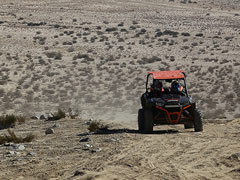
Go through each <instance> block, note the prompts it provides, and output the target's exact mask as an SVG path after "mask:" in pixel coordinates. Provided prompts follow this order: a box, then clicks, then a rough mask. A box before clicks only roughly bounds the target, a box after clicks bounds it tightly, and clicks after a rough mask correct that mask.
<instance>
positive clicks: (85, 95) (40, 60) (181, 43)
mask: <svg viewBox="0 0 240 180" xmlns="http://www.w3.org/2000/svg"><path fill="white" fill-rule="evenodd" d="M0 5H1V9H0V40H1V41H0V63H1V64H0V65H1V66H0V108H1V113H11V112H15V113H21V112H23V113H28V114H29V115H32V114H33V112H37V111H39V112H41V111H42V112H46V111H55V110H56V109H57V108H58V107H61V108H65V109H68V108H69V107H71V108H72V109H74V110H79V111H83V112H86V113H87V114H92V115H93V116H94V117H101V118H104V119H116V120H119V118H118V116H116V114H117V113H116V112H118V113H124V114H126V113H127V114H129V115H130V116H133V115H135V114H136V112H137V110H138V108H139V104H140V103H139V97H140V96H141V94H142V93H143V92H144V82H145V77H146V74H147V72H148V71H152V70H175V69H183V70H185V71H186V73H187V74H188V84H189V92H190V93H191V94H192V96H193V97H194V98H195V99H196V100H197V101H198V105H199V107H200V109H201V111H202V112H203V115H204V117H205V118H208V119H209V118H210V119H215V118H218V119H225V118H227V119H233V118H238V117H240V114H239V108H240V105H239V104H238V103H235V102H239V100H240V94H239V92H240V91H239V89H240V86H239V83H238V77H239V76H240V75H239V68H240V62H239V52H240V51H239V50H240V45H239V42H240V39H239V33H240V32H239V27H240V24H239V22H240V21H239V18H240V16H239V9H240V7H239V6H240V5H239V1H237V0H235V1H232V0H231V1H230V0H228V1H225V0H211V1H206V0H199V1H185V0H175V1H169V0H136V1H129V0H121V1H115V0H91V1H86V0H81V1H79V0H51V1H50V0H42V1H41V2H39V1H37V0H30V1H29V0H21V1H19V0H15V1H14V0H9V1H6V0H0ZM103 112H107V113H103ZM106 114H107V115H106ZM123 120H124V118H123Z"/></svg>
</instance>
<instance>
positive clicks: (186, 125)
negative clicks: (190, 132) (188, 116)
mask: <svg viewBox="0 0 240 180" xmlns="http://www.w3.org/2000/svg"><path fill="white" fill-rule="evenodd" d="M193 127H194V125H193V124H192V123H186V124H184V129H191V128H193Z"/></svg>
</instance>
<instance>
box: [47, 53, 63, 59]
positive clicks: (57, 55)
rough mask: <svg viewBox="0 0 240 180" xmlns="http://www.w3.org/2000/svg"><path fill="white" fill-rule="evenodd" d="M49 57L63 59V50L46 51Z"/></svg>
mask: <svg viewBox="0 0 240 180" xmlns="http://www.w3.org/2000/svg"><path fill="white" fill-rule="evenodd" d="M45 54H46V56H47V57H48V58H54V59H62V54H61V52H54V51H51V52H46V53H45Z"/></svg>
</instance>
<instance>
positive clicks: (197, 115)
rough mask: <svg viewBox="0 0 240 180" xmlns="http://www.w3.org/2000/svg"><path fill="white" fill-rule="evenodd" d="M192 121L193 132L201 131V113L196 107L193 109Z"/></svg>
mask: <svg viewBox="0 0 240 180" xmlns="http://www.w3.org/2000/svg"><path fill="white" fill-rule="evenodd" d="M193 123H194V130H195V132H199V131H203V122H202V115H201V112H200V111H199V110H198V109H193Z"/></svg>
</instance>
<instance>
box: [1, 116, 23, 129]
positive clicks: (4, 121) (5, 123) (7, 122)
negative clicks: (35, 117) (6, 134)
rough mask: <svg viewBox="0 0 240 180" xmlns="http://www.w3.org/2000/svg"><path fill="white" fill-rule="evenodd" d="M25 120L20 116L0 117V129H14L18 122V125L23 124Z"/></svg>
mask: <svg viewBox="0 0 240 180" xmlns="http://www.w3.org/2000/svg"><path fill="white" fill-rule="evenodd" d="M25 120H26V118H25V117H24V116H22V115H13V114H11V115H5V116H4V115H3V116H0V129H6V128H10V127H14V126H15V124H16V123H17V122H18V123H20V124H22V123H24V122H25Z"/></svg>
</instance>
